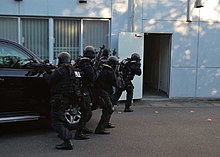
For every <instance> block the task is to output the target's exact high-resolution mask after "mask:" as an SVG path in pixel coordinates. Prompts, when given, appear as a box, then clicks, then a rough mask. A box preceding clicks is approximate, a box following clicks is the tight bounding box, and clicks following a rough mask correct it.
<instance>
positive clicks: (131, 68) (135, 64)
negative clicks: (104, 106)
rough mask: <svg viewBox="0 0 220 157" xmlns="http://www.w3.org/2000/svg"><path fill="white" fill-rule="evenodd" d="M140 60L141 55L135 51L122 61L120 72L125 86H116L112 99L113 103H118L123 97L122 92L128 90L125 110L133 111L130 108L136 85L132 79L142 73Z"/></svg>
mask: <svg viewBox="0 0 220 157" xmlns="http://www.w3.org/2000/svg"><path fill="white" fill-rule="evenodd" d="M140 61H141V59H140V55H139V54H137V53H133V54H132V55H131V58H127V59H124V60H122V61H121V63H120V68H119V74H120V75H121V77H122V81H123V86H121V87H118V88H116V91H115V93H114V94H113V95H112V101H113V104H114V105H116V103H117V101H118V100H119V98H120V97H121V94H122V92H123V91H124V90H125V91H126V92H127V96H126V102H125V108H124V112H133V110H132V109H131V108H130V106H131V104H132V99H133V93H134V85H133V83H132V80H133V79H134V76H135V75H138V76H140V75H141V73H142V71H141V63H140Z"/></svg>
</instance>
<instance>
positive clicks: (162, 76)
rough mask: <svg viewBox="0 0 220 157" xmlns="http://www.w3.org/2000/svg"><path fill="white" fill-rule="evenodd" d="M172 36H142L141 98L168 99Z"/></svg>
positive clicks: (159, 34)
mask: <svg viewBox="0 0 220 157" xmlns="http://www.w3.org/2000/svg"><path fill="white" fill-rule="evenodd" d="M171 42H172V34H168V33H145V34H144V60H143V61H144V64H143V67H144V68H143V97H145V98H147V97H163V98H167V97H169V87H170V58H171V57H170V56H171V55H170V54H171Z"/></svg>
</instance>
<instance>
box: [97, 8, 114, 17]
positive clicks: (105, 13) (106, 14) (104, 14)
mask: <svg viewBox="0 0 220 157" xmlns="http://www.w3.org/2000/svg"><path fill="white" fill-rule="evenodd" d="M99 15H100V16H102V17H105V18H108V17H111V10H110V9H109V8H104V9H102V10H101V11H100V12H99Z"/></svg>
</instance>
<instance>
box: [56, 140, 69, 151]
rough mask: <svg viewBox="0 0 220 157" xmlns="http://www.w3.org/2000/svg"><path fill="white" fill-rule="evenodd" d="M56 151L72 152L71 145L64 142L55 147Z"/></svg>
mask: <svg viewBox="0 0 220 157" xmlns="http://www.w3.org/2000/svg"><path fill="white" fill-rule="evenodd" d="M56 149H61V150H72V149H73V145H72V143H71V141H70V140H64V142H63V143H62V144H58V145H56Z"/></svg>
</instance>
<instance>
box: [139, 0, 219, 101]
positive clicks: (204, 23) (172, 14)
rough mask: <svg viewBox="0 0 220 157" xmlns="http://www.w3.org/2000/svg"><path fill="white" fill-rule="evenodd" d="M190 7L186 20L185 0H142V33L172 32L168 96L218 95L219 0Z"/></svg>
mask: <svg viewBox="0 0 220 157" xmlns="http://www.w3.org/2000/svg"><path fill="white" fill-rule="evenodd" d="M194 2H195V0H191V5H194ZM192 8H193V9H192V10H191V16H192V22H186V16H187V0H185V1H183V0H176V1H169V0H157V1H155V0H143V25H142V26H143V32H150V33H161V32H168V33H172V34H173V41H172V52H171V76H170V80H171V81H170V95H169V97H171V98H174V97H175V98H176V97H208V98H216V97H220V72H219V71H220V62H219V58H220V56H219V55H220V53H219V52H220V45H219V41H220V11H219V8H220V1H219V0H212V1H206V3H205V7H203V8H200V9H199V8H194V7H192ZM199 18H200V20H199Z"/></svg>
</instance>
